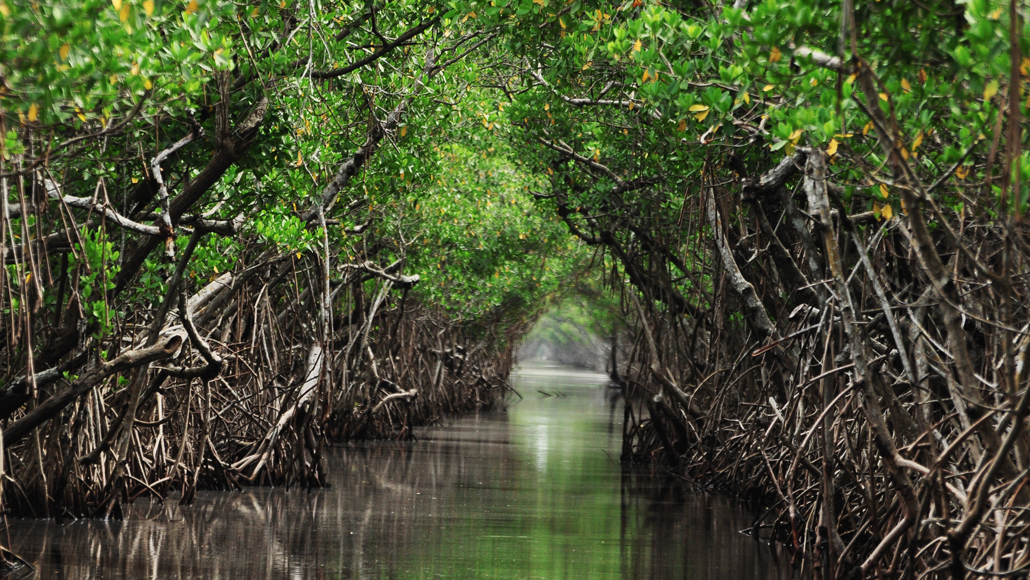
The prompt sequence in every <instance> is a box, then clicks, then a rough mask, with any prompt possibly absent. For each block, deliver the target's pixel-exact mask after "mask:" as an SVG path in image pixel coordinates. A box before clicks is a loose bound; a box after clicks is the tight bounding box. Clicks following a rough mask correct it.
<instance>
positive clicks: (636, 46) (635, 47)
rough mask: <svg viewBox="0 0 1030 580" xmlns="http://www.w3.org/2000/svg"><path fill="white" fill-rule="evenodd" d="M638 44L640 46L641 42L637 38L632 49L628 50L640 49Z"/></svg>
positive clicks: (635, 50)
mask: <svg viewBox="0 0 1030 580" xmlns="http://www.w3.org/2000/svg"><path fill="white" fill-rule="evenodd" d="M640 46H641V42H640V39H639V38H638V39H637V41H636V42H634V43H633V50H631V51H630V52H637V51H639V50H640Z"/></svg>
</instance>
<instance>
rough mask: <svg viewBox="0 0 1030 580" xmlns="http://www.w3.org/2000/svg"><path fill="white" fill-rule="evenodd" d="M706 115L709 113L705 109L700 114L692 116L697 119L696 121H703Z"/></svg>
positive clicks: (706, 108)
mask: <svg viewBox="0 0 1030 580" xmlns="http://www.w3.org/2000/svg"><path fill="white" fill-rule="evenodd" d="M708 113H709V111H708V107H705V110H704V111H701V112H700V113H698V114H696V115H694V118H695V119H697V120H698V121H704V120H705V117H707V116H708Z"/></svg>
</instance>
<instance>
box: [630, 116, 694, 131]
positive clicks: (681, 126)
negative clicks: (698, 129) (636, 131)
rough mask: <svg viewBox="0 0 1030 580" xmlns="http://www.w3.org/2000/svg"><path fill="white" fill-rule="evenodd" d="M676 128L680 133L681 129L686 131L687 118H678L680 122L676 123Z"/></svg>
mask: <svg viewBox="0 0 1030 580" xmlns="http://www.w3.org/2000/svg"><path fill="white" fill-rule="evenodd" d="M623 130H624V131H625V129H623ZM676 130H677V131H679V132H680V133H682V132H683V131H686V130H687V120H686V119H680V124H679V125H676Z"/></svg>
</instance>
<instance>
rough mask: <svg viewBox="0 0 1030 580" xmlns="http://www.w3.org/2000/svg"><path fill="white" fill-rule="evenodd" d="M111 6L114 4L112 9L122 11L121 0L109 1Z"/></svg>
mask: <svg viewBox="0 0 1030 580" xmlns="http://www.w3.org/2000/svg"><path fill="white" fill-rule="evenodd" d="M111 4H114V9H115V10H121V9H122V0H111Z"/></svg>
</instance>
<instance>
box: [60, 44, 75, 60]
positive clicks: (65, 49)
mask: <svg viewBox="0 0 1030 580" xmlns="http://www.w3.org/2000/svg"><path fill="white" fill-rule="evenodd" d="M71 49H72V47H71V45H70V44H68V43H67V42H66V43H64V44H62V45H61V48H60V49H58V50H57V54H59V55H61V60H68V52H69V51H70V50H71Z"/></svg>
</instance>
